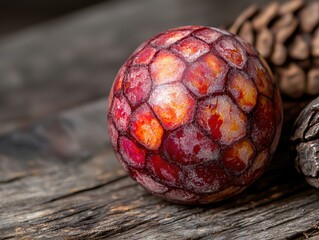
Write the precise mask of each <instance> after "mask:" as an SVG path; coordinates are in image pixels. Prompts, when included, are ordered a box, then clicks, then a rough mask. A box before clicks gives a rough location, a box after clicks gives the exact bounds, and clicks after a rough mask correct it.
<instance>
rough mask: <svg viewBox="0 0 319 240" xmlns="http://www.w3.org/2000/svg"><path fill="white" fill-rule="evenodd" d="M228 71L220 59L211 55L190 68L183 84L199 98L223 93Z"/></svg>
mask: <svg viewBox="0 0 319 240" xmlns="http://www.w3.org/2000/svg"><path fill="white" fill-rule="evenodd" d="M227 69H228V68H227V66H226V64H225V63H224V62H223V61H222V60H221V59H220V58H218V57H216V56H215V55H214V54H212V53H209V54H207V55H205V56H204V57H203V58H202V59H200V60H199V61H197V62H195V63H194V64H193V65H191V66H190V67H189V69H188V70H187V71H186V74H185V78H184V80H183V83H184V84H185V85H186V86H187V87H188V88H189V89H190V90H191V91H192V92H193V93H194V94H196V95H197V96H198V97H201V96H206V95H208V94H212V93H214V92H218V91H222V90H223V88H224V84H225V76H226V74H227Z"/></svg>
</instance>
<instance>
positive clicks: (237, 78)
mask: <svg viewBox="0 0 319 240" xmlns="http://www.w3.org/2000/svg"><path fill="white" fill-rule="evenodd" d="M227 88H228V91H229V92H231V93H232V95H233V97H234V99H235V100H236V103H237V104H238V106H239V107H240V108H241V109H242V110H244V111H245V112H247V113H248V112H250V111H251V110H252V109H253V108H254V107H255V105H256V102H257V94H258V92H257V90H256V87H255V85H254V83H253V82H252V81H251V80H250V78H249V77H248V75H247V74H245V73H243V72H236V73H234V74H232V75H231V76H230V77H229V82H228V86H227Z"/></svg>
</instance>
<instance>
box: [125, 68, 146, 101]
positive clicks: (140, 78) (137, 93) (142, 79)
mask: <svg viewBox="0 0 319 240" xmlns="http://www.w3.org/2000/svg"><path fill="white" fill-rule="evenodd" d="M151 87H152V82H151V77H150V75H149V72H148V70H147V68H146V67H132V68H131V69H129V71H128V74H127V78H126V79H125V81H124V94H125V96H126V97H127V99H128V100H129V102H130V103H131V104H132V105H133V106H136V105H139V104H141V103H142V102H144V101H145V100H146V99H147V98H148V95H149V93H150V90H151Z"/></svg>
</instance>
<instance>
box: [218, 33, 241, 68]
mask: <svg viewBox="0 0 319 240" xmlns="http://www.w3.org/2000/svg"><path fill="white" fill-rule="evenodd" d="M215 48H216V50H217V51H218V52H219V53H220V55H221V56H222V58H224V59H225V60H226V61H227V62H228V63H229V64H230V65H232V66H233V67H236V68H240V69H241V68H242V67H243V66H244V65H245V63H246V56H245V53H244V51H243V49H242V48H241V46H240V45H239V44H238V43H237V42H235V41H234V40H233V39H232V38H231V37H226V38H224V39H222V40H221V41H219V42H218V43H217V44H216V46H215Z"/></svg>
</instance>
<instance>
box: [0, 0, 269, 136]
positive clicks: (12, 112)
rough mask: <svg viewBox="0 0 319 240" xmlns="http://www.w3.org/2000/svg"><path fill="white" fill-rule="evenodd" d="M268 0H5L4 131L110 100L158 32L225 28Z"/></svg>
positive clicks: (0, 5) (1, 15) (0, 15)
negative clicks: (126, 67) (118, 78)
mask: <svg viewBox="0 0 319 240" xmlns="http://www.w3.org/2000/svg"><path fill="white" fill-rule="evenodd" d="M267 2H269V1H267V0H257V1H256V0H241V1H233V0H215V1H210V0H197V1H193V0H161V1H156V0H135V1H132V0H117V1H115V0H108V1H106V0H104V1H102V0H77V1H75V0H68V1H65V0H64V1H62V0H55V1H41V0H1V1H0V134H5V133H7V132H9V131H12V130H14V129H16V128H18V127H23V126H26V125H28V124H30V123H32V122H35V121H38V120H39V119H41V118H44V117H47V116H51V115H55V114H56V113H57V112H60V111H63V110H65V109H69V108H73V107H76V106H80V105H83V104H85V103H87V102H91V101H94V100H97V99H100V98H103V97H104V98H105V97H106V96H107V95H108V92H109V89H110V86H111V84H112V81H113V79H114V76H115V74H116V72H117V70H118V69H119V67H120V66H121V64H122V63H123V62H124V61H125V59H126V58H127V57H128V56H129V54H131V53H132V52H133V51H134V49H135V48H136V47H137V46H138V45H139V44H140V43H142V42H143V41H144V40H146V39H148V38H149V37H151V36H152V35H154V34H156V33H158V32H161V31H163V30H165V29H167V28H171V27H176V26H180V25H192V24H196V25H210V26H225V25H227V24H229V23H231V22H232V21H233V20H234V19H235V18H236V16H237V15H238V14H239V13H240V12H241V11H242V10H243V9H244V8H246V7H247V6H248V5H250V4H252V3H257V4H260V5H265V4H266V3H267Z"/></svg>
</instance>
